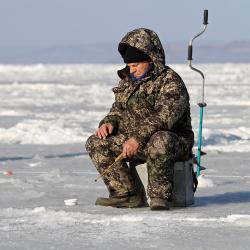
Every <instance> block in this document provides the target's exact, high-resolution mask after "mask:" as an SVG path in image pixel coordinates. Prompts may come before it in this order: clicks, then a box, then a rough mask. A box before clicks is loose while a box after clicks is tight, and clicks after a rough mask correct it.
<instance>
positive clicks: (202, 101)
mask: <svg viewBox="0 0 250 250" xmlns="http://www.w3.org/2000/svg"><path fill="white" fill-rule="evenodd" d="M203 24H204V28H203V30H202V31H201V32H199V33H198V34H197V35H195V36H194V37H193V38H192V39H191V40H190V42H189V45H188V62H189V67H190V68H191V69H192V70H194V71H196V72H197V73H199V74H200V75H201V77H202V97H201V102H199V103H198V106H199V107H200V119H199V132H198V152H197V172H196V175H197V177H198V176H199V175H200V171H201V155H202V151H201V147H202V125H203V110H204V108H205V107H206V106H207V104H206V103H205V98H204V96H205V91H204V86H205V76H204V74H203V73H202V71H201V70H199V69H197V68H194V67H193V66H192V60H193V58H192V54H193V41H194V40H195V39H196V38H197V37H199V36H200V35H202V34H203V33H204V32H205V30H206V28H207V25H208V10H204V15H203Z"/></svg>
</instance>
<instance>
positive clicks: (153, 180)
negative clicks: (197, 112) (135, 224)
mask: <svg viewBox="0 0 250 250" xmlns="http://www.w3.org/2000/svg"><path fill="white" fill-rule="evenodd" d="M118 51H119V52H120V54H121V56H122V58H123V60H124V62H125V63H126V67H125V68H123V69H121V70H119V71H118V75H119V77H120V78H121V80H120V82H119V84H118V86H117V87H115V88H113V92H114V94H115V102H114V103H113V105H112V107H111V109H110V112H109V113H108V114H107V116H106V117H104V119H103V120H102V121H101V122H100V124H99V128H98V130H97V131H96V133H95V135H92V136H90V137H89V138H88V140H87V142H86V149H87V152H88V153H89V155H90V157H91V159H92V161H93V163H94V165H95V167H96V168H97V170H98V171H99V173H100V174H101V175H102V178H103V181H104V183H105V184H106V186H107V188H108V190H109V198H103V197H99V198H97V200H96V205H101V206H112V207H140V206H145V205H147V204H145V202H144V200H145V199H144V198H145V197H144V195H145V194H144V193H140V192H138V190H136V183H135V180H134V179H133V176H132V175H131V172H130V169H129V167H128V165H127V163H126V162H128V161H131V160H133V159H140V160H141V161H144V162H146V163H147V169H148V187H147V194H148V196H149V197H150V204H149V205H150V209H151V210H161V209H162V210H163V209H169V206H168V201H171V196H172V189H173V174H174V163H175V161H180V160H187V159H188V158H189V156H190V154H191V151H192V147H193V143H194V134H193V131H192V126H191V118H190V104H189V94H188V91H187V89H186V87H185V84H184V83H183V81H182V79H181V77H180V76H179V75H178V74H177V73H176V72H175V71H174V70H172V69H171V68H170V67H168V66H165V53H164V50H163V47H162V44H161V42H160V40H159V38H158V36H157V34H156V33H155V32H154V31H152V30H149V29H145V28H139V29H135V30H133V31H131V32H129V33H127V34H126V35H125V36H124V38H123V39H122V40H121V42H120V43H119V47H118ZM121 153H122V155H123V158H124V159H123V160H122V161H117V163H116V164H115V167H113V168H112V169H110V171H108V170H107V169H108V168H109V166H110V165H112V164H113V163H114V162H115V159H116V158H117V156H119V155H120V154H121ZM102 173H103V174H102Z"/></svg>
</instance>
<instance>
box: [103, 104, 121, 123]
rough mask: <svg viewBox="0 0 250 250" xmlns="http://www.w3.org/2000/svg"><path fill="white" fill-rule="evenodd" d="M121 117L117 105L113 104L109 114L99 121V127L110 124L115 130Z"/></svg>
mask: <svg viewBox="0 0 250 250" xmlns="http://www.w3.org/2000/svg"><path fill="white" fill-rule="evenodd" d="M121 115H122V110H121V109H120V108H119V105H118V103H117V102H114V103H113V104H112V107H111V109H110V111H109V113H108V114H107V115H106V116H105V117H104V118H103V119H102V120H101V121H100V123H99V127H101V125H102V124H104V123H111V124H112V126H113V127H114V128H117V127H118V126H119V121H120V117H121Z"/></svg>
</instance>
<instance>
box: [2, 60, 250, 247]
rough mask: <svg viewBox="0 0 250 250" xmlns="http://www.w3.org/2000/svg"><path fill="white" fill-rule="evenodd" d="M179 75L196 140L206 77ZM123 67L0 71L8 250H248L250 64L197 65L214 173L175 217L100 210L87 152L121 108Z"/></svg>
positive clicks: (208, 161)
mask: <svg viewBox="0 0 250 250" xmlns="http://www.w3.org/2000/svg"><path fill="white" fill-rule="evenodd" d="M171 66H172V67H173V68H174V69H176V71H177V72H178V73H179V74H180V75H181V76H182V77H183V79H184V80H185V82H186V85H187V87H188V90H189V92H190V100H191V110H192V124H193V127H194V131H195V133H196V138H197V133H198V115H199V109H198V106H197V104H196V103H197V102H198V101H199V100H200V91H201V88H200V85H201V81H200V78H199V75H197V74H196V73H194V72H192V71H191V70H190V69H189V68H188V66H187V65H171ZM121 67H122V65H90V64H89V65H0V118H1V119H0V142H1V143H0V152H1V155H0V238H1V241H0V249H4V250H9V249H15V250H16V249H224V248H226V249H248V246H249V243H250V240H249V234H250V212H249V207H250V191H249V190H250V189H249V185H250V173H249V162H250V154H249V152H250V132H249V131H250V122H249V121H250V119H249V118H250V101H249V100H250V82H249V79H250V64H201V65H197V67H198V68H201V69H202V70H203V71H204V73H205V76H206V88H205V91H206V92H205V93H206V96H205V98H206V100H205V101H206V102H207V104H208V106H207V107H206V108H205V116H204V130H203V142H204V147H203V150H204V151H205V152H207V153H208V154H207V155H206V156H203V157H202V165H203V166H205V167H206V168H207V170H206V171H204V172H202V173H204V175H202V176H200V177H199V186H198V190H197V192H196V198H195V204H194V205H193V206H191V207H188V208H171V210H170V211H150V210H149V208H138V209H115V208H103V207H100V206H95V205H94V203H95V199H96V198H97V197H99V196H107V195H108V194H107V191H106V188H105V186H104V185H103V183H102V181H99V182H97V183H96V182H94V179H95V178H96V177H97V172H96V170H95V169H94V167H93V166H92V163H91V161H90V159H89V157H88V156H87V155H86V152H85V149H84V142H85V140H86V138H87V137H88V136H89V135H90V134H91V133H93V132H94V131H95V129H96V127H97V125H98V122H99V121H100V119H101V118H102V117H103V116H104V115H105V114H106V113H107V112H108V110H109V108H110V105H111V104H112V102H113V94H112V91H111V88H112V87H114V86H115V85H116V84H117V80H118V77H117V75H116V71H117V69H119V68H121ZM11 172H12V173H13V174H12V175H11V174H9V175H7V174H6V173H11ZM70 199H77V204H75V205H74V206H66V205H65V204H64V200H70Z"/></svg>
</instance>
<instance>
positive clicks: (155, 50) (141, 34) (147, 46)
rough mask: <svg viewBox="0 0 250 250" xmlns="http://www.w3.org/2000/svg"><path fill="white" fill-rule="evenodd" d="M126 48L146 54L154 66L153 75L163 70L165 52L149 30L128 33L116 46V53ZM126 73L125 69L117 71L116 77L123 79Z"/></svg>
mask: <svg viewBox="0 0 250 250" xmlns="http://www.w3.org/2000/svg"><path fill="white" fill-rule="evenodd" d="M127 46H131V47H135V48H137V49H139V50H141V51H143V52H144V53H146V54H147V55H148V56H149V57H150V58H151V60H152V62H153V64H154V70H153V73H154V74H156V75H158V74H160V73H161V72H162V71H163V70H164V69H165V68H166V66H165V52H164V49H163V46H162V44H161V41H160V39H159V37H158V35H157V34H156V33H155V32H154V31H152V30H149V29H145V28H139V29H135V30H132V31H130V32H128V33H127V34H126V35H125V36H124V37H123V38H122V40H121V42H120V43H119V46H118V51H119V52H120V54H121V52H122V51H123V50H125V49H126V47H127ZM122 71H124V72H125V74H126V72H127V69H126V68H125V69H123V70H121V71H118V75H119V76H120V77H121V78H123V75H124V72H122Z"/></svg>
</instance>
